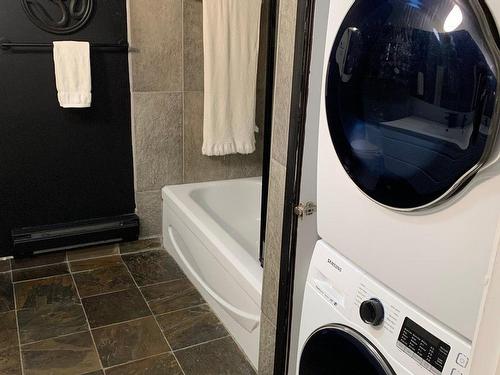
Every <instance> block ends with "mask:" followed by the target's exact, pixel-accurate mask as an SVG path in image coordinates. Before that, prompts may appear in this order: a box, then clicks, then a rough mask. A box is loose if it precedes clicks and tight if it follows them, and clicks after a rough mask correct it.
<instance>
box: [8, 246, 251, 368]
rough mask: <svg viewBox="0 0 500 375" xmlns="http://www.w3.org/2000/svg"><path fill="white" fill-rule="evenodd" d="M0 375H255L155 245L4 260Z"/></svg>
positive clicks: (182, 275)
mask: <svg viewBox="0 0 500 375" xmlns="http://www.w3.org/2000/svg"><path fill="white" fill-rule="evenodd" d="M0 374H2V375H18V374H21V375H23V374H24V375H60V374H61V375H73V374H75V375H79V374H82V375H83V374H86V375H98V374H101V375H104V374H106V375H120V374H124V375H128V374H130V375H132V374H141V375H142V374H143V375H168V374H185V375H190V374H197V375H199V374H207V375H210V374H214V375H219V374H231V375H237V374H255V371H254V370H253V369H252V367H251V366H250V365H249V363H248V362H247V360H246V358H245V357H244V355H243V354H242V353H241V352H240V350H239V348H238V347H237V345H236V344H235V343H234V341H233V339H232V338H231V337H230V336H229V334H228V332H227V331H226V330H225V328H224V326H223V325H222V324H221V323H220V322H219V320H218V319H217V317H216V316H215V315H214V314H213V313H212V311H211V310H210V308H209V307H208V305H207V304H206V303H205V301H204V300H203V298H202V297H201V295H200V294H199V293H198V292H197V291H196V289H195V288H194V287H193V285H192V284H191V283H190V282H189V280H188V279H187V278H186V277H185V276H184V274H183V273H182V271H181V269H180V268H179V267H178V266H177V264H176V263H175V261H174V260H173V259H172V258H171V257H170V256H169V255H168V254H167V252H166V251H165V250H163V249H162V248H161V244H160V242H159V240H143V241H137V242H133V243H125V244H120V245H108V246H101V247H93V248H87V249H82V250H74V251H68V252H58V253H51V254H45V255H39V256H35V257H32V258H26V259H15V260H10V261H9V260H5V261H0Z"/></svg>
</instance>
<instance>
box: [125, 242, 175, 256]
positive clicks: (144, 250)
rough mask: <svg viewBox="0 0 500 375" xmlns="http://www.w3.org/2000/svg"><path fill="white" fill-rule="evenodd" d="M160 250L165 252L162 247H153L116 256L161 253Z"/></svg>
mask: <svg viewBox="0 0 500 375" xmlns="http://www.w3.org/2000/svg"><path fill="white" fill-rule="evenodd" d="M161 250H165V249H164V248H163V246H162V245H160V247H153V248H151V249H142V250H137V251H131V252H128V253H123V254H122V253H120V254H118V255H121V256H127V255H133V254H140V253H146V252H148V251H161ZM165 251H166V250H165Z"/></svg>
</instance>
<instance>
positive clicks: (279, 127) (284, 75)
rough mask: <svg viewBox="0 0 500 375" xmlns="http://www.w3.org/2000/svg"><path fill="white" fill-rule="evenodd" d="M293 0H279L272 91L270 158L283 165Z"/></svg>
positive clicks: (286, 137)
mask: <svg viewBox="0 0 500 375" xmlns="http://www.w3.org/2000/svg"><path fill="white" fill-rule="evenodd" d="M296 13H297V0H287V1H280V9H279V17H278V46H277V55H276V77H275V82H276V84H275V89H274V90H275V91H274V113H273V137H272V151H271V153H272V157H273V158H274V159H276V160H277V161H278V162H280V163H281V164H282V165H286V158H287V147H288V128H289V126H290V99H291V95H292V77H293V58H294V50H295V48H294V47H295V21H296V17H297V14H296Z"/></svg>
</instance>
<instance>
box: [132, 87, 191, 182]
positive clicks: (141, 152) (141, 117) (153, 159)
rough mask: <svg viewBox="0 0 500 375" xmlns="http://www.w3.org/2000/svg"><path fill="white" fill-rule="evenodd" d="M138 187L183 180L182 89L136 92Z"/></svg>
mask: <svg viewBox="0 0 500 375" xmlns="http://www.w3.org/2000/svg"><path fill="white" fill-rule="evenodd" d="M133 103H134V134H135V172H136V188H137V191H150V190H159V189H161V188H162V187H163V186H164V185H169V184H177V183H182V152H183V150H182V148H183V147H182V93H159V92H156V93H134V94H133Z"/></svg>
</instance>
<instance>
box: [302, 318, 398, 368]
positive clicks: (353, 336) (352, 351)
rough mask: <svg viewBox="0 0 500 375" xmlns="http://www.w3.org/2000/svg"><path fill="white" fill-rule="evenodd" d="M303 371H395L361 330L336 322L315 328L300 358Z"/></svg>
mask: <svg viewBox="0 0 500 375" xmlns="http://www.w3.org/2000/svg"><path fill="white" fill-rule="evenodd" d="M299 374H300V375H347V374H349V375H395V372H394V371H393V370H392V368H391V366H390V365H389V364H388V362H387V361H386V360H385V359H384V358H383V356H382V355H381V354H380V353H379V352H378V350H377V349H376V348H375V347H374V346H373V345H372V344H371V343H370V342H369V341H368V340H367V339H366V338H365V337H364V336H362V335H361V334H360V333H358V332H357V331H355V330H353V329H351V328H349V327H346V326H343V325H340V324H338V325H336V324H332V325H329V326H326V327H322V328H320V329H318V330H317V331H316V332H314V333H313V334H312V335H311V337H309V339H308V340H307V342H306V344H305V346H304V349H303V351H302V355H301V358H300V372H299Z"/></svg>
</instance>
